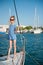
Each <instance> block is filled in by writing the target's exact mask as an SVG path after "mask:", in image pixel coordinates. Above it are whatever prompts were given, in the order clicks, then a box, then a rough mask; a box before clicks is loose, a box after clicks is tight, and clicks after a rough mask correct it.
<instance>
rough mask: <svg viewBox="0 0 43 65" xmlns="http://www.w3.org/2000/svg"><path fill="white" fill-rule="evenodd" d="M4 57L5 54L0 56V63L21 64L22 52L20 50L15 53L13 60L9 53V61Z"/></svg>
mask: <svg viewBox="0 0 43 65" xmlns="http://www.w3.org/2000/svg"><path fill="white" fill-rule="evenodd" d="M6 58H7V56H4V57H0V60H1V61H0V65H23V62H24V60H23V59H24V53H23V52H22V51H21V52H19V53H17V56H16V59H15V60H12V58H13V55H11V59H10V60H9V61H8V60H6Z"/></svg>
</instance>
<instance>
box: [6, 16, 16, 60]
mask: <svg viewBox="0 0 43 65" xmlns="http://www.w3.org/2000/svg"><path fill="white" fill-rule="evenodd" d="M8 34H9V43H10V47H9V50H8V57H7V59H10V51H11V49H12V42H14V59H15V57H16V25H15V17H14V16H11V17H10V26H9V33H8Z"/></svg>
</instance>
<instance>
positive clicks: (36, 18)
mask: <svg viewBox="0 0 43 65" xmlns="http://www.w3.org/2000/svg"><path fill="white" fill-rule="evenodd" d="M35 22H37V26H36V29H34V31H33V32H34V34H40V33H42V30H41V29H40V28H39V27H38V23H39V16H38V17H37V15H36V8H35Z"/></svg>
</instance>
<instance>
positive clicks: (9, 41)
mask: <svg viewBox="0 0 43 65" xmlns="http://www.w3.org/2000/svg"><path fill="white" fill-rule="evenodd" d="M9 42H10V47H9V50H8V59H9V58H10V51H11V49H12V40H10V41H9Z"/></svg>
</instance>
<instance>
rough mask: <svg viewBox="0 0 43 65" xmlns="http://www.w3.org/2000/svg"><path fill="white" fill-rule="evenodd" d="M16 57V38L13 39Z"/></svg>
mask: <svg viewBox="0 0 43 65" xmlns="http://www.w3.org/2000/svg"><path fill="white" fill-rule="evenodd" d="M15 57H16V40H14V58H15Z"/></svg>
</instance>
